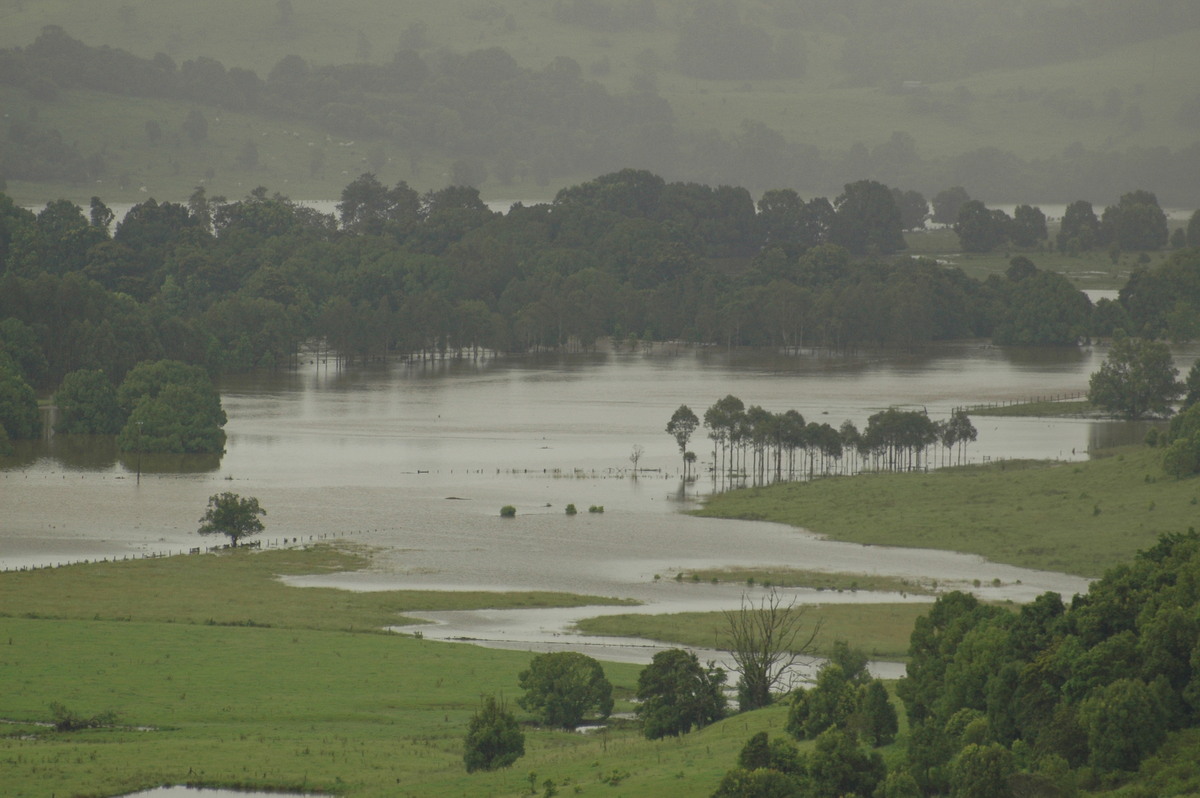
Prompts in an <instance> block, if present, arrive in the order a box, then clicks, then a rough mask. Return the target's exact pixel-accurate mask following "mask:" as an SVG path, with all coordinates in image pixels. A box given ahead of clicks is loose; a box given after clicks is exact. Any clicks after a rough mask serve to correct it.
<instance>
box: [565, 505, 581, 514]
mask: <svg viewBox="0 0 1200 798" xmlns="http://www.w3.org/2000/svg"><path fill="white" fill-rule="evenodd" d="M577 512H579V511H578V510H576V509H575V505H573V504H568V505H567V515H575V514H576V513H577Z"/></svg>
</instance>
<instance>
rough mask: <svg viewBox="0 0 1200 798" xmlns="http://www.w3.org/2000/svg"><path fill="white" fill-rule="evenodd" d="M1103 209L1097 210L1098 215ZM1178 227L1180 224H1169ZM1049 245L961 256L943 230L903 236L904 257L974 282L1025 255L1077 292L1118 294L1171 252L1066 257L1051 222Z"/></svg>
mask: <svg viewBox="0 0 1200 798" xmlns="http://www.w3.org/2000/svg"><path fill="white" fill-rule="evenodd" d="M1102 210H1103V207H1097V208H1096V212H1097V214H1099V213H1100V212H1101V211H1102ZM1171 224H1172V226H1177V225H1179V224H1180V223H1179V222H1171ZM1047 227H1048V228H1049V231H1050V243H1047V244H1045V245H1044V248H1043V249H1042V250H1039V251H1032V252H1030V251H1021V250H1017V249H1012V250H999V249H998V250H996V251H994V252H984V253H971V252H963V251H962V249H961V248H960V247H959V243H958V235H957V234H955V232H954V231H953V230H950V229H948V228H942V229H938V230H923V231H920V232H909V233H905V235H904V241H905V243H906V244H908V249H906V250H905V254H907V255H911V256H913V257H925V258H933V259H935V260H937V261H938V262H940V263H943V264H945V265H948V266H956V267H958V268H960V269H962V270H963V272H964V273H965V274H967V275H968V276H970V277H974V278H975V279H977V280H986V279H987V278H988V277H990V276H991V275H996V276H998V277H1003V276H1004V273H1005V271H1006V270H1007V269H1008V267H1009V262H1010V261H1011V260H1012V259H1013V258H1014V257H1016V256H1017V255H1024V256H1025V257H1027V258H1029V259H1030V260H1031V261H1033V262H1034V263H1035V264H1036V265H1037V267H1038V268H1039V269H1042V270H1043V271H1051V272H1058V273H1059V274H1064V275H1066V276H1067V277H1068V278H1069V279H1070V280H1071V282H1072V283H1073V284H1074V285H1075V287H1076V288H1079V289H1081V290H1089V289H1091V290H1109V291H1112V290H1117V289H1120V288H1121V287H1123V286H1124V285H1125V283H1126V282H1128V280H1129V275H1130V274H1131V273H1132V272H1133V270H1134V269H1135V268H1137V267H1138V266H1143V265H1144V266H1147V267H1149V268H1153V267H1154V266H1156V265H1158V264H1160V263H1162V262H1163V261H1165V260H1166V259H1167V258H1168V257H1170V254H1171V253H1170V252H1168V251H1166V250H1164V251H1160V252H1147V253H1145V257H1147V258H1149V259H1150V260H1149V261H1148V262H1146V263H1143V264H1139V263H1138V258H1139V257H1142V253H1128V252H1126V253H1122V254H1120V255H1119V256H1118V258H1117V260H1116V262H1114V261H1113V259H1112V257H1111V256H1110V255H1109V253H1108V252H1107V251H1099V250H1097V251H1092V252H1082V253H1080V254H1078V255H1068V254H1066V253H1064V252H1059V251H1058V250H1056V249H1054V247H1053V240H1054V237H1055V236H1056V235H1057V233H1058V223H1057V221H1053V222H1050V223H1049V224H1048V225H1047Z"/></svg>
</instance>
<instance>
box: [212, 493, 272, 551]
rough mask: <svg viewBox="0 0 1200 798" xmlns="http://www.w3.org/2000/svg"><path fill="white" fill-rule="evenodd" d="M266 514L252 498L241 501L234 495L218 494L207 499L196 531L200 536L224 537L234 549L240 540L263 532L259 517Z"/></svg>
mask: <svg viewBox="0 0 1200 798" xmlns="http://www.w3.org/2000/svg"><path fill="white" fill-rule="evenodd" d="M266 514H267V511H266V510H264V509H263V508H262V507H259V506H258V499H256V498H254V497H253V496H251V497H249V498H246V499H243V498H242V497H241V496H239V495H237V494H236V493H228V492H226V493H218V494H215V495H213V496H210V497H209V498H208V509H206V510H205V511H204V516H203V517H201V519H200V528H199V529H198V530H196V531H197V532H199V533H200V534H201V535H225V536H226V537H228V538H229V542H230V545H232V546H234V547H236V546H237V545H238V541H240V540H241V539H242V538H244V537H248V536H250V535H254V534H257V533H259V532H262V531H263V528H264V527H263V522H262V519H261V518H259V516H260V515H266Z"/></svg>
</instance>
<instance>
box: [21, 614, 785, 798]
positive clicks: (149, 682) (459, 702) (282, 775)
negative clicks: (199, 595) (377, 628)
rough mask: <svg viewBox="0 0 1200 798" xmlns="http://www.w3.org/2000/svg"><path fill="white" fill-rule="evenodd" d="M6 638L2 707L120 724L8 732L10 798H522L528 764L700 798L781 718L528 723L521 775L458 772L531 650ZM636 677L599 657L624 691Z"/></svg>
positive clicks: (66, 626)
mask: <svg viewBox="0 0 1200 798" xmlns="http://www.w3.org/2000/svg"><path fill="white" fill-rule="evenodd" d="M0 640H3V641H4V642H5V647H4V653H3V655H2V660H0V674H3V675H2V677H0V678H2V679H3V682H4V684H6V685H8V686H9V689H7V690H5V691H4V692H5V695H4V697H3V704H2V708H0V715H3V716H4V717H5V718H7V719H13V720H18V721H22V722H25V723H26V724H28V723H30V722H33V721H42V722H44V721H48V720H49V719H50V712H49V708H48V707H49V704H50V703H51V702H54V701H57V702H60V703H62V704H64V705H66V706H67V707H69V708H71V709H73V710H75V711H76V712H78V713H80V714H82V715H89V716H90V715H93V714H96V713H99V712H104V711H108V710H114V711H116V712H118V713H119V714H120V719H119V720H120V722H121V723H122V724H127V725H126V726H125V727H123V728H117V729H98V730H91V731H86V732H74V733H57V732H54V731H52V730H50V729H45V728H35V727H32V726H28V725H24V726H16V727H14V731H15V732H16V734H14V735H10V736H5V737H0V761H3V762H4V763H5V765H4V774H5V775H4V790H3V791H4V794H5V795H6V796H9V797H10V798H34V797H35V796H36V797H37V798H42V797H45V798H49V796H52V795H58V796H62V795H71V796H81V797H82V796H110V795H118V794H124V793H126V792H129V791H133V790H137V789H142V788H148V787H153V786H157V785H163V784H195V785H206V786H225V787H243V788H256V789H285V788H286V789H293V790H300V789H303V790H316V791H322V792H327V793H332V794H337V795H349V796H398V795H412V796H439V795H519V794H521V793H522V792H523V791H528V781H527V779H526V774H527V773H528V772H529V771H530V770H535V771H536V772H537V773H538V783H539V784H541V783H542V782H543V781H544V780H545V779H552V780H554V781H555V782H556V783H557V784H560V785H565V784H567V783H570V784H579V785H582V786H583V787H584V789H585V790H586V791H588V792H596V791H599V790H604V794H606V795H622V794H624V795H681V796H682V795H697V794H707V793H708V792H710V791H711V790H712V789H713V787H714V786H715V784H716V783H717V782H718V781H719V779H720V776H721V773H722V772H723V771H724V769H726V768H728V767H729V766H730V765H731V763H732V762H733V761H734V759H735V758H736V752H737V750H738V748H739V747H740V746H741V745H742V744H743V743H744V742H745V739H746V738H747V737H748V736H749V735H750V734H753V733H754V732H755V731H758V730H760V729H764V728H774V729H776V730H778V729H779V728H780V727H781V726H782V717H781V715H780V712H779V710H774V711H772V712H768V713H761V714H759V715H756V716H745V717H739V718H738V719H736V721H733V722H730V723H728V724H725V725H723V726H721V727H718V728H714V729H711V730H707V731H706V732H705V733H704V734H702V735H691V736H689V737H687V738H685V739H683V740H679V741H676V740H671V741H665V742H662V743H649V742H646V741H644V740H642V739H641V737H640V733H639V731H638V730H637V729H615V730H612V731H610V732H607V733H606V734H604V735H596V736H584V735H580V734H571V733H567V732H558V731H546V730H540V729H536V728H532V727H530V728H528V729H527V740H526V745H527V755H526V757H525V758H523V759H522V760H520V762H519V763H518V766H517V767H515V768H513V769H510V770H508V771H505V772H501V773H496V774H476V775H470V776H468V775H467V774H466V773H465V771H464V770H463V767H462V759H461V757H462V748H461V743H462V736H463V734H464V733H465V729H466V725H467V721H468V719H469V718H470V715H471V714H472V712H473V711H474V709H475V708H476V707H477V706H478V701H479V696H480V695H482V694H485V693H495V694H507V695H509V696H512V695H513V694H514V693H516V692H517V689H516V685H517V675H518V673H519V672H520V671H521V670H522V669H523V668H525V667H527V666H528V661H529V656H530V655H529V654H526V653H520V652H503V651H492V650H487V649H481V648H476V647H473V646H465V645H456V644H449V643H435V642H429V641H423V640H416V639H413V638H406V637H400V636H384V635H364V634H352V633H347V632H323V631H310V630H282V629H246V628H227V627H208V626H182V625H179V624H161V623H159V624H154V623H121V622H112V621H108V622H101V621H46V620H29V619H14V618H8V619H0ZM639 670H640V668H638V667H637V666H633V665H613V664H605V671H606V673H607V675H608V677H609V679H610V680H612V681H613V683H614V684H615V685H616V687H617V692H618V695H620V696H627V695H628V694H629V692H630V691H631V690H632V687H633V685H635V684H636V678H637V672H638V671H639ZM514 708H515V707H514ZM620 708H624V709H628V708H629V707H628V704H627V702H619V703H618V709H620ZM517 711H518V713H519V714H520V710H519V709H517ZM135 727H136V728H135ZM31 732H32V733H33V736H32V737H29V736H28V735H29V734H30V733H31ZM614 771H617V772H620V773H623V774H627V775H626V776H625V777H624V783H623V785H622V787H623V789H620V790H615V791H613V790H610V788H609V787H607V786H604V785H602V784H600V783H599V779H601V778H603V777H607V776H609V775H610V774H612V773H613V772H614Z"/></svg>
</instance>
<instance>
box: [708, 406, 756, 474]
mask: <svg viewBox="0 0 1200 798" xmlns="http://www.w3.org/2000/svg"><path fill="white" fill-rule="evenodd" d="M745 412H746V405H745V404H744V403H743V402H742V400H741V399H738V398H737V397H736V396H734V395H733V394H729V395H727V396H726V397H725V398H724V399H718V400H717V401H716V402H714V403H713V406H712V407H710V408H708V410H705V411H704V426H705V427H707V428H708V437H709V438H711V439H712V441H713V461H714V463H716V464H717V470H719V471H725V472H729V471H732V470H733V465H734V463H733V455H734V450H735V448H736V446H737V444H738V443H739V442H740V440H741V430H740V428H741V424H742V418H743V417H744V416H745ZM718 449H719V451H720V456H719V458H718ZM727 458H728V466H727V465H726V462H727ZM714 473H715V472H714Z"/></svg>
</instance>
